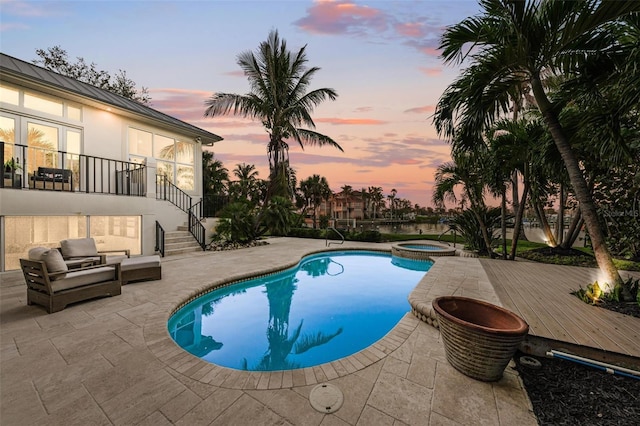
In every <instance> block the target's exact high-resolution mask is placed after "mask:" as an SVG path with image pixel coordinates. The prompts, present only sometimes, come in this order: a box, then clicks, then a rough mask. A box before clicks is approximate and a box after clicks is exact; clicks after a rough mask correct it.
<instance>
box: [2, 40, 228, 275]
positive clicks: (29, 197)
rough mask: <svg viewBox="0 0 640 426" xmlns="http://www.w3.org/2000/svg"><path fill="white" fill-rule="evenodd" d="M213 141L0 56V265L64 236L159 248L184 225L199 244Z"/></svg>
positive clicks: (12, 264) (111, 245) (109, 245)
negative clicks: (205, 158)
mask: <svg viewBox="0 0 640 426" xmlns="http://www.w3.org/2000/svg"><path fill="white" fill-rule="evenodd" d="M221 140H222V138H221V137H220V136H217V135H215V134H213V133H210V132H208V131H205V130H203V129H200V128H198V127H196V126H193V125H191V124H188V123H186V122H184V121H181V120H178V119H176V118H174V117H171V116H169V115H166V114H163V113H161V112H160V111H157V110H154V109H152V108H150V107H147V106H145V105H142V104H140V103H138V102H136V101H133V100H130V99H127V98H124V97H121V96H118V95H116V94H113V93H111V92H108V91H105V90H102V89H99V88H97V87H94V86H91V85H89V84H85V83H82V82H79V81H77V80H74V79H72V78H68V77H65V76H62V75H60V74H57V73H54V72H51V71H48V70H46V69H44V68H41V67H39V66H36V65H33V64H31V63H28V62H24V61H22V60H19V59H17V58H14V57H11V56H8V55H5V54H1V53H0V164H1V165H3V166H4V167H3V179H2V180H0V271H6V270H13V269H19V267H20V266H19V261H18V259H19V258H21V257H26V255H27V253H28V251H29V249H30V248H32V247H35V246H46V247H57V246H59V242H60V240H63V239H66V238H77V237H93V238H95V240H96V243H97V245H98V249H99V250H100V249H103V250H110V249H124V248H127V249H129V250H131V253H132V254H152V253H154V252H157V251H160V252H161V253H163V254H164V251H165V250H164V241H165V237H163V236H164V235H166V233H169V232H171V231H175V230H176V229H177V228H178V227H179V226H181V225H184V224H187V225H188V226H187V227H188V229H189V231H190V234H191V235H190V236H189V238H191V239H192V240H193V241H195V243H194V244H195V246H196V248H198V249H203V248H204V242H203V241H204V240H205V238H206V236H205V234H206V230H205V229H203V226H202V225H201V217H200V216H202V215H201V214H200V212H201V211H202V204H201V203H200V201H201V199H202V193H203V190H202V147H203V146H204V145H213V144H214V143H216V142H219V141H221ZM189 244H190V243H187V244H185V245H189ZM192 245H193V244H192Z"/></svg>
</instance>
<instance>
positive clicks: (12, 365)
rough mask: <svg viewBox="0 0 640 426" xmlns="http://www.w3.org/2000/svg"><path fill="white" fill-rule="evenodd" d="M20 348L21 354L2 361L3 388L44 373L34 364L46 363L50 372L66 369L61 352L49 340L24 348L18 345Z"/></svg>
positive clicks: (0, 369)
mask: <svg viewBox="0 0 640 426" xmlns="http://www.w3.org/2000/svg"><path fill="white" fill-rule="evenodd" d="M18 350H19V351H20V354H21V355H20V356H18V357H13V358H11V359H7V360H5V359H3V360H2V363H0V381H1V383H2V388H4V387H5V386H9V385H11V384H12V383H14V382H21V381H23V380H28V379H30V378H35V377H39V376H40V375H41V374H42V370H41V369H40V368H34V366H43V365H46V366H47V371H48V372H51V371H56V370H58V369H64V368H66V366H67V363H66V362H65V360H64V358H63V357H62V356H61V355H60V352H58V351H57V350H56V348H55V347H54V346H53V345H52V344H51V342H49V341H47V340H45V341H42V342H39V343H37V344H32V345H29V346H28V347H27V348H24V349H20V347H18Z"/></svg>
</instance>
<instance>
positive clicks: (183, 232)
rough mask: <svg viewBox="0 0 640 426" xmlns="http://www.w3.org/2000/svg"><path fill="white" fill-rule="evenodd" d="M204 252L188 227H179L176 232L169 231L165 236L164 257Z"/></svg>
mask: <svg viewBox="0 0 640 426" xmlns="http://www.w3.org/2000/svg"><path fill="white" fill-rule="evenodd" d="M195 251H202V247H200V244H198V241H197V240H196V239H195V238H194V237H193V235H191V233H190V232H189V227H188V226H187V225H181V226H178V229H177V230H176V231H167V232H165V234H164V255H165V256H171V255H174V254H181V253H190V252H195Z"/></svg>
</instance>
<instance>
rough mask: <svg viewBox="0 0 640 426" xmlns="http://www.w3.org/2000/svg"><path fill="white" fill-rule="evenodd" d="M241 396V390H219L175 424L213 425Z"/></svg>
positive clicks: (190, 425) (188, 425)
mask: <svg viewBox="0 0 640 426" xmlns="http://www.w3.org/2000/svg"><path fill="white" fill-rule="evenodd" d="M241 396H242V392H241V391H239V390H229V389H218V390H217V391H215V392H214V393H213V394H211V395H210V396H209V397H208V398H206V399H204V400H203V401H202V402H200V403H199V404H198V405H196V406H195V407H194V408H193V409H191V410H190V411H189V412H188V413H187V414H185V415H184V416H183V417H182V418H181V419H179V420H178V421H176V422H175V424H176V425H184V426H196V425H208V424H211V422H213V420H214V419H215V418H217V417H218V416H220V414H222V413H223V412H224V411H225V410H226V409H227V408H229V407H230V406H231V405H232V404H233V403H234V402H235V401H236V400H238V398H240V397H241ZM228 424H233V423H228ZM237 424H241V423H237Z"/></svg>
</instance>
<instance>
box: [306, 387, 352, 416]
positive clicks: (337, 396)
mask: <svg viewBox="0 0 640 426" xmlns="http://www.w3.org/2000/svg"><path fill="white" fill-rule="evenodd" d="M343 401H344V396H343V395H342V391H341V390H340V389H338V388H337V387H336V386H334V385H332V384H330V383H323V384H321V385H318V386H316V387H314V388H313V389H311V393H310V394H309V402H310V403H311V406H312V407H313V408H315V409H316V410H318V411H320V412H321V413H333V412H335V411H338V409H339V408H340V407H342V402H343Z"/></svg>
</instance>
